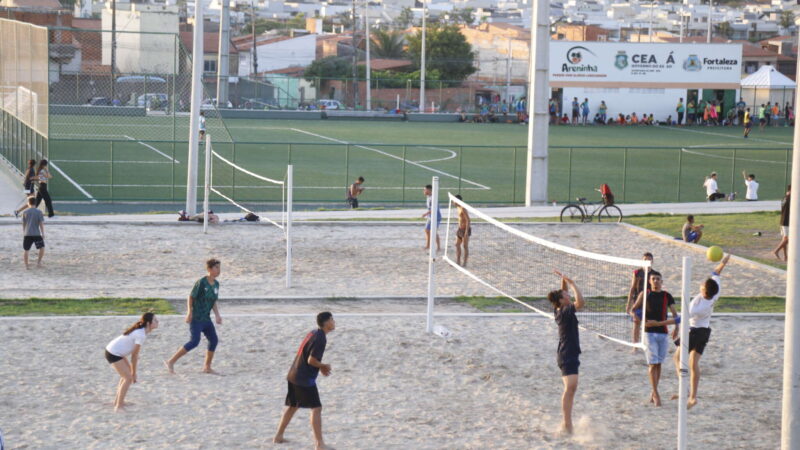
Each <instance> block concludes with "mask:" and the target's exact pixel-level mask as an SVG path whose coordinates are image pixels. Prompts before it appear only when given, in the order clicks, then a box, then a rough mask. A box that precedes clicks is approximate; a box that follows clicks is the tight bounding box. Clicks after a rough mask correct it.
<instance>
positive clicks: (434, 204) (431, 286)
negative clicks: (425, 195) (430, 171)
mask: <svg viewBox="0 0 800 450" xmlns="http://www.w3.org/2000/svg"><path fill="white" fill-rule="evenodd" d="M431 186H432V189H431V211H430V212H431V214H430V221H431V229H430V240H429V242H428V244H429V245H428V250H429V251H428V255H429V256H428V311H427V316H426V317H427V319H426V331H427V332H428V333H433V302H434V299H435V291H436V280H435V278H434V276H435V274H434V266H433V264H434V262H435V261H436V247H435V244H436V242H435V241H436V233H438V230H437V228H438V227H437V226H436V225H437V222H438V221H439V217H438V215H439V177H433V180H432V182H431ZM445 245H447V243H445Z"/></svg>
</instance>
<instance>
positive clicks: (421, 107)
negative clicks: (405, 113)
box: [419, 0, 428, 113]
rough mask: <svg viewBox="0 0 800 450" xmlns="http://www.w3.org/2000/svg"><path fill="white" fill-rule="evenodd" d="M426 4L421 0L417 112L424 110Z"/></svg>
mask: <svg viewBox="0 0 800 450" xmlns="http://www.w3.org/2000/svg"><path fill="white" fill-rule="evenodd" d="M427 11H428V9H427V5H426V3H425V0H422V56H421V61H420V71H419V112H421V113H423V112H425V16H427V15H428V13H427Z"/></svg>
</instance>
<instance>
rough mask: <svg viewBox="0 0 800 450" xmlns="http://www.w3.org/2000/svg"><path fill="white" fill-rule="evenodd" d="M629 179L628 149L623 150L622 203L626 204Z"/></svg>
mask: <svg viewBox="0 0 800 450" xmlns="http://www.w3.org/2000/svg"><path fill="white" fill-rule="evenodd" d="M627 178H628V147H625V148H624V149H622V203H625V180H626V179H627Z"/></svg>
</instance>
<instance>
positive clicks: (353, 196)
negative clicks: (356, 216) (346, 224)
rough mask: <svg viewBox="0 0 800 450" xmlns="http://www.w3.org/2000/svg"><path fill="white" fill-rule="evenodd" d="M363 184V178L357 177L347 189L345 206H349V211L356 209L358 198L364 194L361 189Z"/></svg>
mask: <svg viewBox="0 0 800 450" xmlns="http://www.w3.org/2000/svg"><path fill="white" fill-rule="evenodd" d="M363 184H364V177H358V178H357V179H356V181H354V182H353V184H351V185H350V186H349V187H348V188H347V204H348V205H350V208H351V209H357V208H358V196H359V195H361V194H362V193H363V192H364V188H363V187H361V185H363Z"/></svg>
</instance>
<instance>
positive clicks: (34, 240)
mask: <svg viewBox="0 0 800 450" xmlns="http://www.w3.org/2000/svg"><path fill="white" fill-rule="evenodd" d="M34 244H36V248H37V249H40V248H44V238H42V237H41V236H25V237H24V238H23V239H22V248H23V249H24V250H25V251H26V252H27V251H28V250H30V249H31V245H34Z"/></svg>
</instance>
